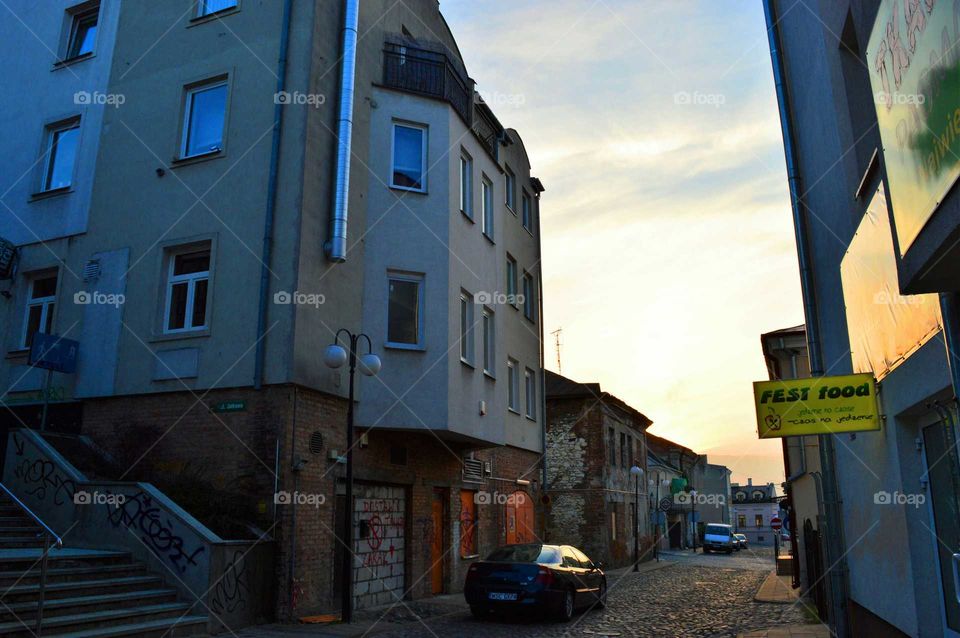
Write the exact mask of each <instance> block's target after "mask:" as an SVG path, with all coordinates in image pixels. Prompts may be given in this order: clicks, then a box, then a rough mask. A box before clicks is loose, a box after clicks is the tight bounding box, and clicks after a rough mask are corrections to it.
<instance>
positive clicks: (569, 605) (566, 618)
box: [557, 590, 574, 622]
mask: <svg viewBox="0 0 960 638" xmlns="http://www.w3.org/2000/svg"><path fill="white" fill-rule="evenodd" d="M573 610H574V602H573V591H572V590H567V591H565V592H564V593H563V598H562V599H561V600H560V610H559V613H558V614H557V618H559V619H560V620H561V621H562V622H570V619H571V618H573Z"/></svg>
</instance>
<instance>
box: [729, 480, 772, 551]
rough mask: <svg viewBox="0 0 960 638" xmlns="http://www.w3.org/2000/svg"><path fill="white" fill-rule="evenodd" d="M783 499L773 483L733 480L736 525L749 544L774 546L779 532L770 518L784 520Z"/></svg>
mask: <svg viewBox="0 0 960 638" xmlns="http://www.w3.org/2000/svg"><path fill="white" fill-rule="evenodd" d="M780 500H781V499H780V498H779V497H778V496H777V487H776V485H774V484H773V483H766V484H762V485H754V484H753V479H752V478H748V479H747V484H746V485H740V484H739V483H734V484H732V485H731V486H730V507H731V510H732V513H733V527H734V529H735V530H737V532H738V533H740V534H743V535H744V536H746V537H747V541H748V543H749V544H750V545H758V546H762V545H765V546H768V547H772V546H773V544H774V537H775V536H776V535H777V533H776V531H774V529H773V528H772V527H770V521H772V520H773V519H774V518H780V519H781V521H782V520H783V519H782V515H781V512H780Z"/></svg>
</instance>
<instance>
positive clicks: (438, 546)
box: [430, 490, 444, 594]
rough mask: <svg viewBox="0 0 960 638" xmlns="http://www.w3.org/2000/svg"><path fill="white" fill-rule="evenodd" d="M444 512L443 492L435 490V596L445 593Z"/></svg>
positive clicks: (432, 570)
mask: <svg viewBox="0 0 960 638" xmlns="http://www.w3.org/2000/svg"><path fill="white" fill-rule="evenodd" d="M443 511H444V506H443V492H442V491H441V490H434V492H433V510H432V523H433V524H432V525H431V528H432V530H433V539H432V542H431V544H430V576H431V580H432V591H433V593H434V594H442V593H443V537H444V526H443V521H444V516H443Z"/></svg>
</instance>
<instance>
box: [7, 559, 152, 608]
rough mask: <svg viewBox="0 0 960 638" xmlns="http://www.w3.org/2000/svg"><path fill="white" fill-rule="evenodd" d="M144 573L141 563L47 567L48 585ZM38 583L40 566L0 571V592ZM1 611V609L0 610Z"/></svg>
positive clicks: (144, 568) (144, 569)
mask: <svg viewBox="0 0 960 638" xmlns="http://www.w3.org/2000/svg"><path fill="white" fill-rule="evenodd" d="M145 572H146V567H145V566H144V565H143V564H142V563H117V564H115V565H90V566H87V567H59V566H57V567H50V566H48V567H47V582H48V583H65V582H71V581H77V580H98V579H101V578H121V577H124V576H137V575H142V574H144V573H145ZM39 582H40V565H39V564H38V565H36V566H34V567H33V568H32V569H29V571H27V569H26V567H25V569H24V570H11V571H0V591H3V590H5V589H6V588H7V587H14V586H16V585H31V584H36V583H39ZM0 611H2V608H0Z"/></svg>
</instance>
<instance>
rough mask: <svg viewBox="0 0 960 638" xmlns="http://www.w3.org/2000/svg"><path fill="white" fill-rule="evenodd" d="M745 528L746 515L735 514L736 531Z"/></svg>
mask: <svg viewBox="0 0 960 638" xmlns="http://www.w3.org/2000/svg"><path fill="white" fill-rule="evenodd" d="M746 526H747V515H746V514H737V529H743V528H744V527H746Z"/></svg>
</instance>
